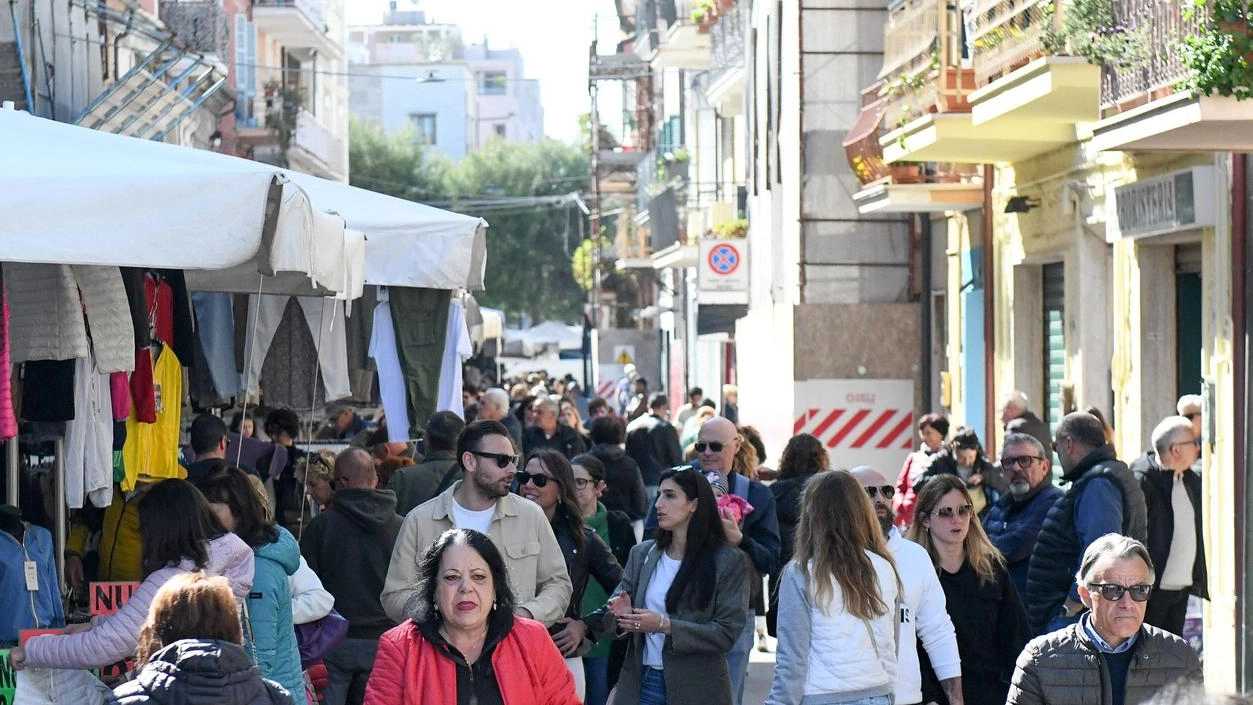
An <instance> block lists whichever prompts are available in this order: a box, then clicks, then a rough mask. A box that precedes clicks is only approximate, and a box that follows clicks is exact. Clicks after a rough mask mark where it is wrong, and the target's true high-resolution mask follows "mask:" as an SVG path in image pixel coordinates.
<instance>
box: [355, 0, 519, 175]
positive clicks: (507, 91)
mask: <svg viewBox="0 0 1253 705" xmlns="http://www.w3.org/2000/svg"><path fill="white" fill-rule="evenodd" d="M349 58H350V65H351V66H352V71H351V74H352V76H351V78H350V81H349V86H350V92H351V96H352V98H351V109H352V113H353V115H355V116H356V117H358V118H361V119H364V120H369V121H373V122H376V123H378V124H380V125H382V126H383V127H384V129H386V130H387V131H388V132H394V131H396V130H400V129H402V128H405V127H412V128H413V135H414V140H415V141H418V142H419V143H421V144H423V145H424V146H428V147H430V148H431V149H432V150H433V151H434V152H436V153H439V154H442V155H444V156H446V157H448V158H449V159H451V160H453V161H456V160H458V159H461V158H462V157H464V156H465V155H466V154H468V153H469V152H471V151H473V150H474V149H476V148H478V147H480V146H482V145H483V144H485V143H486V142H487V141H488V140H491V139H496V138H499V139H505V140H509V141H511V142H537V141H539V140H540V139H542V138H543V136H544V112H543V108H542V107H541V106H540V99H539V82H538V81H536V80H534V79H528V78H526V77H525V72H524V66H523V61H522V54H521V52H519V51H518V50H517V49H492V48H490V47H489V46H488V45H487V44H486V42H485V43H483V44H471V45H465V44H464V43H463V42H462V37H461V30H460V28H458V27H457V26H455V25H449V24H434V23H428V22H427V21H426V16H425V14H424V13H423V12H421V11H417V10H407V11H398V10H392V11H391V12H389V13H388V14H387V16H386V17H385V18H384V20H383V23H382V24H379V25H363V26H354V27H352V28H350V30H349Z"/></svg>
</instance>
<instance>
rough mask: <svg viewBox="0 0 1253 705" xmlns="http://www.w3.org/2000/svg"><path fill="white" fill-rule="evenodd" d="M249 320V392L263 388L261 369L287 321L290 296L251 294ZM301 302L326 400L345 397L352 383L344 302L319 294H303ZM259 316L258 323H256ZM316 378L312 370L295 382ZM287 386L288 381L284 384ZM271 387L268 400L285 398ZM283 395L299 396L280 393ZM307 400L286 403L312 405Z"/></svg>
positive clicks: (246, 382)
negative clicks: (349, 379) (284, 318)
mask: <svg viewBox="0 0 1253 705" xmlns="http://www.w3.org/2000/svg"><path fill="white" fill-rule="evenodd" d="M248 299H249V302H248V322H249V326H250V327H252V328H253V330H252V332H251V334H250V336H249V338H248V341H247V344H246V347H245V355H244V357H245V359H246V360H247V367H246V368H245V371H244V388H245V389H246V390H247V391H248V393H249V394H253V393H256V392H258V391H261V372H262V367H263V366H264V364H265V362H266V359H267V357H268V355H269V352H270V347H271V345H272V344H273V343H274V337H275V334H276V333H277V332H278V330H279V325H280V324H281V323H282V322H283V314H284V312H285V311H286V310H287V306H288V302H289V301H290V298H289V297H286V296H275V295H270V294H263V295H262V296H260V297H257V296H256V295H252V296H249V297H248ZM296 302H297V304H298V305H299V306H300V310H301V312H302V313H303V316H304V320H305V324H306V325H307V326H308V332H309V334H310V336H311V338H312V348H311V349H312V350H313V351H314V352H316V353H317V364H318V367H319V371H320V372H321V376H322V383H323V385H324V386H325V389H326V396H325V401H335V400H337V399H343V398H345V397H347V396H349V395H350V394H352V389H351V387H350V386H349V384H348V352H347V342H346V339H345V327H346V326H345V323H344V308H343V304H341V303H340V302H338V301H336V300H334V299H324V298H320V297H316V296H300V297H297V298H296ZM254 320H255V324H254ZM312 380H313V375H312V374H310V375H309V376H307V377H304V378H295V379H293V383H294V384H297V385H303V386H304V387H306V388H307V387H308V386H309V385H310V383H311V382H312ZM284 386H285V385H284ZM272 396H273V394H272V393H271V392H270V391H269V390H267V393H266V395H265V399H266V403H267V404H269V405H271V406H274V405H278V404H280V403H281V402H279V401H277V400H275V399H274V398H272ZM280 396H283V397H287V396H295V395H288V394H280ZM312 401H313V400H312V399H311V400H310V403H305V404H285V405H288V406H292V407H308V406H311V405H312V403H311V402H312Z"/></svg>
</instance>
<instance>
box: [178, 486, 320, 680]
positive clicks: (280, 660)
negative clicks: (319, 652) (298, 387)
mask: <svg viewBox="0 0 1253 705" xmlns="http://www.w3.org/2000/svg"><path fill="white" fill-rule="evenodd" d="M196 486H197V487H199V488H200V491H201V492H203V493H204V496H205V498H206V499H208V500H209V506H211V507H212V508H213V511H214V512H216V513H217V515H218V518H219V519H221V520H222V523H223V524H224V525H225V526H226V528H227V529H229V530H230V531H231V532H232V533H234V534H235V535H236V536H238V537H239V538H241V539H243V540H244V542H245V543H247V544H248V545H249V546H251V547H252V551H253V555H254V556H255V563H254V566H255V575H254V577H253V581H252V592H250V593H248V600H247V603H246V605H247V614H246V619H245V620H244V621H245V631H246V632H251V633H250V634H249V633H245V634H244V641H245V644H244V648H245V650H246V651H248V653H249V655H251V656H252V657H253V658H254V659H255V660H256V662H257V665H259V666H260V667H261V675H263V676H265V677H266V678H269V679H271V680H274V681H277V682H278V684H279V685H281V686H283V688H285V689H286V690H287V692H289V693H292V695H293V696H294V697H295V698H296V701H297V702H303V701H304V700H305V698H304V697H303V696H302V694H303V693H304V692H305V686H304V676H303V675H302V672H301V668H300V648H299V645H298V644H297V642H296V630H295V626H294V625H293V623H292V597H291V589H290V588H289V587H288V583H287V578H288V577H289V576H291V575H293V574H295V572H296V571H297V570H298V569H299V568H300V546H299V544H297V543H296V539H295V537H293V536H292V535H291V534H290V533H288V531H287V530H286V529H284V528H282V527H281V526H278V525H277V524H275V523H274V521H273V519H271V518H270V517H269V516H268V515H267V514H268V513H267V511H266V506H265V503H264V500H263V499H262V498H261V497H260V496H259V495H258V494H257V492H256V491H254V490H253V488H252V484H251V483H250V482H249V481H248V475H247V474H245V473H244V471H243V470H240V469H239V468H235V467H223V468H220V469H218V470H215V471H213V472H212V473H210V474H208V475H206V476H204V477H203V478H201V479H199V480H198V481H197V482H196Z"/></svg>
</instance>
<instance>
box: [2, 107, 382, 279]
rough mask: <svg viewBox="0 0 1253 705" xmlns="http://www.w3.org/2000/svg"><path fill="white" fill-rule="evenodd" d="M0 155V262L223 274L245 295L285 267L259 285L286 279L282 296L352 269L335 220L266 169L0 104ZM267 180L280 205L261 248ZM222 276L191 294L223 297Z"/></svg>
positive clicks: (280, 174)
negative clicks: (241, 282)
mask: <svg viewBox="0 0 1253 705" xmlns="http://www.w3.org/2000/svg"><path fill="white" fill-rule="evenodd" d="M0 155H3V157H2V161H0V167H3V169H2V170H0V212H3V213H4V217H3V218H2V219H0V261H10V262H46V263H62V264H87V265H105V266H131V267H160V268H169V269H184V270H228V271H230V270H234V271H235V272H236V273H237V274H239V275H242V274H244V273H247V275H248V276H247V278H248V279H249V287H250V288H244V289H241V290H248V291H253V292H255V291H256V290H257V286H258V284H259V282H260V275H261V274H263V273H267V274H268V273H281V272H294V273H296V274H295V275H294V276H291V275H289V276H286V277H278V278H276V279H275V281H273V282H272V283H271V284H270V286H271V287H272V288H282V285H283V281H284V280H287V281H290V282H292V283H293V288H296V289H299V291H294V292H292V293H306V292H307V291H308V290H309V289H311V288H312V289H314V290H317V291H320V292H336V293H338V292H344V291H346V288H345V287H346V284H347V282H349V280H350V279H351V275H350V274H349V272H350V271H353V270H354V269H359V268H361V267H363V266H364V265H362V264H359V263H358V264H354V263H353V262H351V261H349V259H348V256H349V254H350V250H351V251H356V250H358V249H361V248H360V247H359V246H351V247H350V246H349V244H348V243H347V241H346V240H345V236H344V224H343V220H342V219H340V218H336V217H333V216H328V215H326V214H325V213H320V212H319V209H318V208H317V206H316V204H315V203H313V202H312V200H311V199H310V197H309V195H308V194H306V193H304V192H303V190H302V189H301V188H299V187H298V186H297V185H295V184H291V183H285V182H286V179H285V177H284V175H283V172H282V170H281V169H278V168H276V167H273V166H270V165H267V164H262V163H260V162H254V161H250V160H247V159H240V158H238V157H231V156H227V155H223V154H217V153H214V152H208V151H205V150H198V149H190V148H187V147H179V146H176V145H169V144H164V143H161V142H153V141H151V140H142V139H136V138H133V137H126V136H122V135H114V134H109V133H105V132H99V131H96V130H89V129H86V128H82V127H77V126H74V125H68V124H65V123H60V122H55V121H53V120H45V119H43V118H38V117H34V116H32V115H29V114H27V113H25V112H20V111H15V110H11V109H0ZM275 183H279V184H282V197H281V201H280V203H281V206H280V210H279V218H278V221H277V227H276V228H275V230H274V233H273V237H272V238H270V239H269V240H268V241H267V240H266V238H264V237H263V225H264V223H265V213H266V204H267V200H268V198H269V194H270V190H271V185H272V184H275ZM231 278H232V275H229V274H228V275H225V276H224V278H223V279H222V280H221V281H222V283H221V284H220V285H218V286H215V285H214V284H213V283H212V278H211V277H210V278H206V279H203V280H202V281H201V285H200V286H198V287H197V288H199V289H202V290H204V289H211V288H213V289H217V290H233V288H232V287H231V286H230V285H229V282H230V280H231ZM310 279H312V281H310ZM314 284H316V287H314V286H312V285H314ZM269 290H270V289H267V291H269ZM358 293H359V290H358Z"/></svg>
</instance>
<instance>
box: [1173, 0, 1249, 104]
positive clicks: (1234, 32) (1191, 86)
mask: <svg viewBox="0 0 1253 705" xmlns="http://www.w3.org/2000/svg"><path fill="white" fill-rule="evenodd" d="M1192 2H1193V6H1192V7H1190V8H1188V9H1187V10H1185V12H1186V13H1187V16H1188V18H1189V19H1191V18H1192V17H1193V16H1194V15H1195V13H1198V12H1200V13H1203V14H1204V15H1206V18H1205V20H1204V21H1202V22H1201V23H1200V27H1199V29H1198V31H1197V32H1196V33H1195V34H1192V35H1190V36H1188V37H1185V38H1184V40H1183V44H1182V45H1181V46H1180V47H1179V58H1180V60H1181V61H1182V63H1183V65H1184V67H1186V68H1187V69H1188V73H1189V77H1188V79H1187V80H1185V81H1184V82H1183V83H1182V85H1181V86H1180V87H1181V88H1183V89H1186V90H1191V91H1194V92H1195V93H1197V94H1199V95H1206V96H1208V95H1221V96H1230V97H1235V99H1236V100H1244V99H1245V98H1249V97H1253V92H1251V91H1253V36H1250V35H1253V32H1251V31H1250V25H1249V20H1250V8H1249V5H1248V4H1247V3H1246V2H1244V0H1214V2H1213V4H1212V5H1210V4H1209V3H1207V2H1205V1H1204V0H1192Z"/></svg>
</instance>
